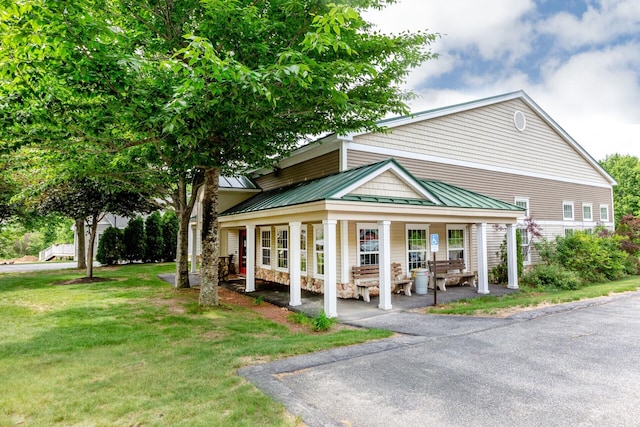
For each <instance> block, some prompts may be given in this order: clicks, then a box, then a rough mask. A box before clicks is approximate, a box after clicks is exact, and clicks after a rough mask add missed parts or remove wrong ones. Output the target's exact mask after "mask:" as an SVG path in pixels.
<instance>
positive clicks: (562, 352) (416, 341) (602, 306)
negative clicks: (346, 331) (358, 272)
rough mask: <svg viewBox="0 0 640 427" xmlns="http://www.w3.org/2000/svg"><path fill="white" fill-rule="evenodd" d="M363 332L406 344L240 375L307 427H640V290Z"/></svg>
mask: <svg viewBox="0 0 640 427" xmlns="http://www.w3.org/2000/svg"><path fill="white" fill-rule="evenodd" d="M351 323H357V321H352V322H351ZM361 324H362V326H367V327H372V326H376V327H387V328H391V329H397V330H400V331H401V332H404V333H405V334H403V335H399V336H397V337H396V338H392V339H388V340H383V341H378V342H374V343H367V344H364V345H359V346H351V347H347V348H339V349H334V350H331V351H327V352H322V353H316V354H312V355H307V356H300V357H296V358H291V359H286V360H281V361H277V362H274V363H270V364H263V365H256V366H253V367H247V368H243V369H241V370H240V373H241V374H242V375H244V376H246V377H247V378H249V379H250V380H251V381H253V382H254V383H256V385H257V386H258V387H259V388H261V389H262V390H263V391H265V392H266V393H268V394H270V395H271V396H272V397H274V398H275V399H276V400H279V401H281V402H283V403H284V404H285V406H286V407H287V409H288V410H289V411H290V412H291V413H293V414H295V415H299V416H301V417H302V419H303V420H304V421H305V422H306V423H307V424H308V425H310V426H312V427H313V426H327V425H339V426H385V427H387V426H416V425H421V426H436V425H437V426H568V425H571V426H573V425H583V426H614V425H615V426H638V425H640V292H634V293H629V294H624V295H619V296H615V297H607V298H600V299H597V300H592V301H589V302H581V303H575V304H569V305H564V306H561V307H555V308H552V309H546V310H542V311H538V312H533V313H527V314H525V315H521V316H518V317H515V318H510V319H483V318H462V317H456V316H430V315H417V314H411V313H392V314H381V315H380V316H377V317H368V318H366V319H363V320H362V321H361Z"/></svg>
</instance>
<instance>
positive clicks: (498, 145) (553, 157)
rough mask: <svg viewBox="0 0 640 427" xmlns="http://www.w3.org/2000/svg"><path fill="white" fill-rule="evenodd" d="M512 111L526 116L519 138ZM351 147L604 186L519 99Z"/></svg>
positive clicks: (358, 138)
mask: <svg viewBox="0 0 640 427" xmlns="http://www.w3.org/2000/svg"><path fill="white" fill-rule="evenodd" d="M516 110H519V111H522V112H523V113H524V114H525V116H526V120H527V124H526V129H525V130H524V131H523V132H521V131H518V130H517V129H516V128H515V126H514V123H513V115H514V112H515V111H516ZM354 142H356V143H360V144H366V145H371V146H375V147H381V148H387V149H393V150H397V149H401V150H402V151H406V152H412V153H417V154H423V155H424V154H428V155H430V156H436V157H443V158H452V159H455V160H458V161H466V162H473V163H479V164H486V165H488V166H491V167H494V168H495V167H500V168H505V169H516V170H522V171H525V172H528V173H536V174H546V175H551V176H558V177H562V178H566V179H572V180H575V179H576V178H579V179H580V180H583V181H586V182H595V183H600V184H607V181H606V179H605V178H604V177H603V176H602V175H601V174H600V173H599V172H598V171H597V170H595V169H594V168H593V167H592V166H591V165H590V164H589V163H588V162H587V161H586V160H585V159H584V158H583V157H581V156H580V155H579V153H578V152H577V151H576V150H575V149H574V148H573V147H572V146H570V145H569V144H568V143H567V142H566V141H565V140H564V139H562V138H561V137H560V135H559V134H558V133H556V132H555V130H554V129H553V128H551V127H550V126H549V125H548V124H547V123H546V122H545V121H543V120H542V119H541V118H540V117H539V116H538V115H537V114H536V113H535V112H534V111H533V110H532V109H530V108H529V107H528V106H527V104H525V103H524V102H523V101H522V100H520V99H514V100H511V101H506V102H503V103H498V104H493V105H489V106H486V107H482V108H477V109H473V110H468V111H464V112H460V113H456V114H451V115H447V116H443V117H438V118H433V119H429V120H424V121H420V122H416V123H412V124H408V125H404V126H399V127H396V128H393V129H391V131H390V133H388V134H380V133H374V134H365V135H359V136H356V137H355V138H354ZM372 161H373V160H368V161H367V163H371V162H372ZM352 165H353V163H350V165H349V166H350V167H351V166H352ZM541 165H544V169H542V170H541ZM609 203H610V202H609ZM594 206H595V205H594Z"/></svg>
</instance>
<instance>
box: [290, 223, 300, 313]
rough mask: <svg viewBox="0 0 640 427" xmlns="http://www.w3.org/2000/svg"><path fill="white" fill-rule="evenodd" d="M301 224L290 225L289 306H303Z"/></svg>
mask: <svg viewBox="0 0 640 427" xmlns="http://www.w3.org/2000/svg"><path fill="white" fill-rule="evenodd" d="M301 225H302V224H301V223H300V222H290V223H289V305H291V306H297V305H301V304H302V298H301V293H302V292H301V290H300V228H301Z"/></svg>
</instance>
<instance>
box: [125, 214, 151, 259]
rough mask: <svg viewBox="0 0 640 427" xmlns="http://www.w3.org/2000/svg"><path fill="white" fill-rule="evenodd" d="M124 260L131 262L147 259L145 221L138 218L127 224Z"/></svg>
mask: <svg viewBox="0 0 640 427" xmlns="http://www.w3.org/2000/svg"><path fill="white" fill-rule="evenodd" d="M123 240H124V257H123V258H124V259H126V260H128V261H129V262H133V261H136V260H143V259H144V257H145V248H146V243H145V240H146V234H145V232H144V221H143V220H142V217H140V216H137V217H135V218H134V219H132V220H131V221H129V224H127V227H126V228H125V229H124V237H123Z"/></svg>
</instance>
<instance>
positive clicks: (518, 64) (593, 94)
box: [365, 0, 640, 160]
mask: <svg viewBox="0 0 640 427" xmlns="http://www.w3.org/2000/svg"><path fill="white" fill-rule="evenodd" d="M365 16H366V17H367V19H368V20H370V21H371V22H374V23H375V24H376V25H377V26H378V27H379V28H380V29H381V30H382V31H385V32H396V33H397V32H400V31H403V30H419V29H426V30H428V31H429V32H437V33H440V34H441V35H442V37H441V38H440V39H438V41H437V42H436V43H435V44H434V45H433V51H435V52H437V53H438V54H439V58H438V59H437V60H435V61H428V62H426V63H425V64H423V65H422V66H421V67H419V68H418V69H416V70H414V71H413V72H412V73H411V75H410V76H409V77H408V79H407V82H406V86H407V87H408V88H410V89H412V90H413V91H414V92H415V93H416V94H417V95H418V98H417V99H415V100H414V101H412V102H411V104H410V106H411V110H412V111H414V112H417V111H422V110H427V109H431V108H437V107H443V106H447V105H452V104H457V103H461V102H467V101H471V100H474V99H480V98H485V97H489V96H493V95H499V94H503V93H507V92H513V91H516V90H520V89H522V90H524V91H525V92H526V93H527V94H528V95H529V96H531V97H532V98H533V100H534V101H535V102H536V103H537V104H538V105H539V106H540V107H541V108H542V109H543V110H544V111H546V112H547V113H548V114H549V115H550V116H551V117H552V118H553V119H554V120H555V121H556V122H557V123H558V124H559V125H560V126H561V127H562V128H563V129H564V130H566V131H567V132H568V133H569V135H571V136H572V137H573V138H574V139H575V140H576V141H577V142H578V143H579V144H580V145H581V146H582V147H583V148H584V149H586V150H587V151H588V152H589V153H590V154H591V155H592V156H593V157H594V158H595V159H596V160H602V159H604V158H605V156H607V155H609V154H614V153H621V154H632V155H634V156H637V157H640V0H593V1H579V0H482V1H479V0H446V1H443V0H399V1H398V2H397V4H395V5H392V6H389V7H387V8H386V9H384V10H383V11H381V12H372V13H367V14H366V15H365Z"/></svg>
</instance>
